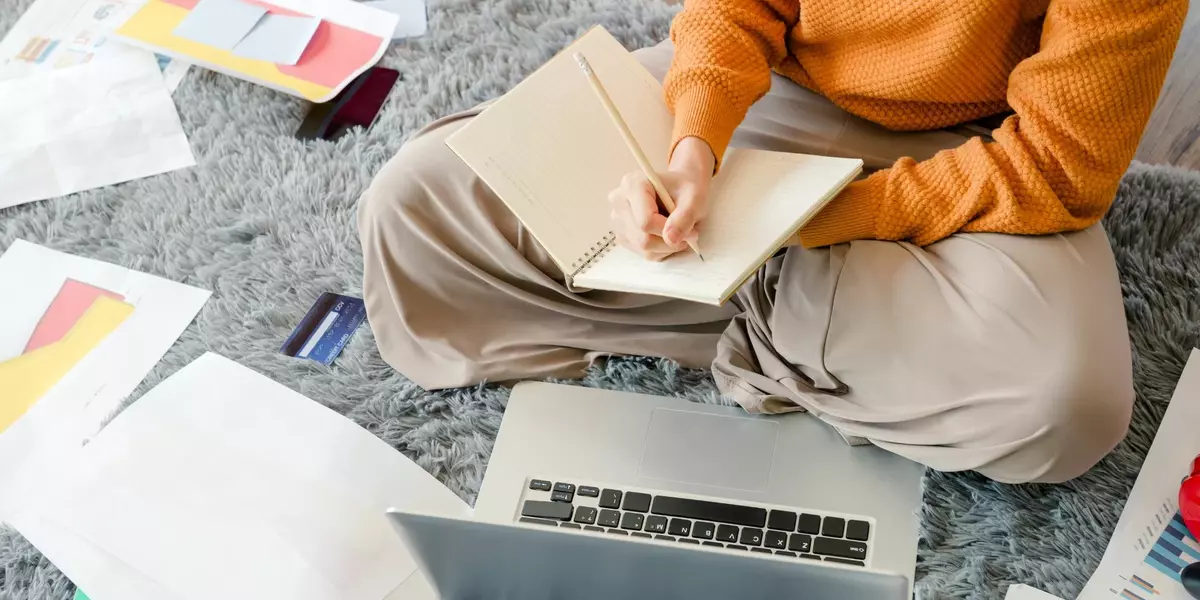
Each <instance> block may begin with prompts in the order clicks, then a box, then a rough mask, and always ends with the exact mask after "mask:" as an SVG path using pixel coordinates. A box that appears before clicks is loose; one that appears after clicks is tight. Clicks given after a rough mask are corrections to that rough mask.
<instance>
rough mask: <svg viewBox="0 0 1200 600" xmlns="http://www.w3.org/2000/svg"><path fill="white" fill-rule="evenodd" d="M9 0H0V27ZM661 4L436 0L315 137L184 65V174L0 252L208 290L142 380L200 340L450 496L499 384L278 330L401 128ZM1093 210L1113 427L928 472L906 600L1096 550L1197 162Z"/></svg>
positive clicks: (350, 224) (1164, 351)
mask: <svg viewBox="0 0 1200 600" xmlns="http://www.w3.org/2000/svg"><path fill="white" fill-rule="evenodd" d="M30 1H31V0H3V2H0V32H3V31H5V30H7V28H8V27H10V26H11V25H12V23H13V22H14V21H15V20H16V18H17V16H19V14H20V13H21V11H22V10H23V9H24V7H25V6H27V5H28V4H29V2H30ZM674 10H675V9H674V8H671V7H668V6H666V5H664V4H659V3H658V2H657V0H645V1H643V2H627V1H625V0H443V1H442V2H441V3H440V4H439V5H437V6H435V7H433V9H432V10H431V18H432V22H431V30H430V33H429V35H427V36H425V37H424V38H421V39H419V40H416V41H413V42H411V43H410V44H408V45H406V46H405V45H399V46H397V47H395V48H393V49H392V50H391V51H390V52H389V53H388V55H387V57H386V58H385V59H384V61H383V64H385V65H387V66H390V67H394V68H396V69H399V70H400V72H401V73H402V76H403V79H402V81H400V82H399V84H398V85H397V86H396V89H395V90H393V92H392V94H391V96H390V97H389V99H388V103H387V106H386V108H385V109H384V111H383V114H382V116H381V117H380V120H379V122H378V123H376V124H375V126H374V127H373V128H372V129H371V130H370V131H368V132H361V131H358V132H355V133H352V134H350V135H348V136H347V137H345V138H344V139H342V140H340V141H338V142H336V143H327V142H319V143H310V144H304V143H300V142H298V141H296V140H295V139H293V138H292V137H291V132H292V131H294V130H295V129H296V126H297V125H298V124H299V122H300V119H301V116H302V115H303V112H304V105H303V103H301V102H300V101H298V100H295V99H292V98H290V97H287V96H284V95H282V94H278V93H275V92H272V91H270V90H267V89H265V88H262V87H258V86H254V85H250V84H247V83H243V82H239V81H236V80H234V79H231V78H229V77H224V76H220V75H216V74H213V73H209V72H205V71H201V70H198V69H194V70H193V71H192V72H191V73H190V74H189V75H188V77H187V79H186V80H185V81H184V82H183V84H182V86H181V87H180V89H179V90H178V92H177V93H176V95H175V99H176V102H177V104H178V105H179V107H180V111H179V112H180V115H181V117H182V120H183V125H184V129H185V130H186V132H187V135H188V137H189V139H190V140H191V144H192V148H193V150H194V151H195V154H196V159H197V162H198V165H197V166H196V167H195V168H191V169H186V170H183V171H177V172H174V173H170V174H167V175H163V176H158V177H152V178H149V179H143V180H140V181H135V182H132V183H128V184H124V185H119V186H114V187H109V188H104V189H100V190H94V191H90V192H86V193H81V194H75V195H72V196H69V197H66V198H60V199H56V200H52V201H48V202H40V203H36V204H33V205H28V206H24V207H19V208H16V209H9V210H0V249H3V248H7V247H8V245H9V244H11V243H12V241H13V240H15V239H17V238H25V239H28V240H31V241H34V242H37V243H41V244H45V245H48V246H51V247H54V248H57V249H60V250H64V251H67V252H72V253H76V254H80V255H83V256H90V257H94V258H98V259H102V260H107V261H111V262H114V263H117V264H121V265H124V266H127V267H131V268H134V269H140V270H142V271H146V272H149V273H154V274H156V275H161V276H163V277H167V278H170V279H174V280H178V281H182V282H186V283H189V284H191V285H195V286H200V287H203V288H207V289H210V290H212V291H213V292H214V293H213V297H212V299H211V300H209V302H208V304H207V305H206V306H205V307H204V310H203V311H202V312H201V313H200V315H199V317H198V319H197V320H196V322H195V323H194V324H193V325H192V326H191V327H190V328H189V329H188V330H187V332H186V333H184V335H183V337H182V338H181V339H180V340H179V343H177V344H176V345H175V346H174V348H172V350H171V351H170V352H169V353H168V354H167V356H166V357H165V358H164V359H163V361H162V363H161V364H160V365H159V366H158V368H157V369H155V370H154V372H153V373H151V375H150V376H149V377H148V378H147V380H146V381H145V383H144V384H143V386H142V387H141V390H145V389H148V388H149V387H151V386H153V385H154V384H156V383H158V382H159V381H161V380H162V379H163V378H164V377H166V376H167V375H169V374H170V373H173V372H174V371H176V370H177V369H179V368H180V367H181V366H183V365H185V364H187V363H188V362H190V361H191V360H193V359H194V358H196V357H198V356H199V355H200V354H201V353H203V352H204V351H206V350H212V351H215V352H219V353H221V354H223V355H225V356H228V357H230V358H233V359H235V360H237V361H239V362H241V363H243V364H246V365H248V366H250V367H252V368H254V369H255V370H257V371H260V372H262V373H264V374H266V375H268V376H270V377H272V378H274V379H275V380H277V381H280V382H282V383H284V384H286V385H288V386H290V387H292V388H294V389H296V390H298V391H300V392H302V393H304V394H306V395H307V396H308V397H310V398H312V399H314V400H316V401H318V402H321V403H323V404H326V405H328V406H330V407H332V408H333V409H335V410H337V411H338V412H341V413H343V414H345V415H346V416H347V417H349V418H350V419H353V420H354V421H355V422H357V423H359V424H360V425H362V426H363V427H365V428H367V429H368V430H370V431H371V432H373V433H375V434H376V435H378V436H379V437H380V438H382V439H383V440H385V441H387V442H388V443H389V444H391V445H392V446H393V447H395V448H396V449H397V450H399V451H400V452H403V453H404V454H405V455H407V456H409V457H410V458H412V459H414V460H416V461H417V462H418V463H419V464H420V465H421V466H422V467H424V468H425V469H427V470H428V471H429V472H431V473H432V474H433V475H435V476H436V477H437V478H438V479H440V480H442V481H443V482H445V483H446V484H447V485H448V486H450V487H451V488H452V489H453V490H454V491H455V492H457V493H458V494H460V495H461V496H462V497H464V498H466V499H468V501H471V500H473V499H474V496H475V494H476V492H477V491H478V487H479V483H480V480H481V478H482V475H483V470H484V465H485V464H486V463H487V457H488V454H489V452H490V451H491V446H492V441H493V439H494V436H495V434H496V430H497V428H498V427H499V425H500V417H501V414H502V413H503V411H504V406H505V400H506V398H507V393H508V392H507V390H506V389H504V388H502V387H498V386H493V385H488V386H480V387H476V388H471V389H462V390H452V391H444V392H436V393H430V392H426V391H424V390H421V389H420V388H418V387H417V386H415V385H413V384H412V383H410V382H409V381H407V380H406V379H405V378H404V377H402V376H400V375H399V374H397V373H396V372H394V371H393V370H392V369H391V368H389V367H388V366H387V365H386V364H385V363H384V362H383V361H382V360H381V359H380V357H379V353H378V352H377V351H376V349H375V343H374V339H373V338H372V336H371V332H370V331H369V330H368V329H367V328H364V329H363V330H362V331H360V332H359V334H358V335H357V336H355V338H354V339H353V341H352V342H351V344H350V345H349V347H348V348H347V349H346V351H345V352H344V353H343V354H342V356H341V357H340V358H339V359H338V361H337V362H336V364H334V366H332V367H330V368H326V367H323V366H320V365H317V364H315V363H312V362H308V361H299V360H293V359H290V358H286V357H283V356H280V355H279V354H278V353H277V350H278V348H279V345H280V343H281V340H283V339H284V337H285V336H287V334H288V333H289V332H290V331H291V328H292V327H293V326H294V325H295V324H296V323H297V322H298V321H299V319H300V318H301V317H302V316H303V315H304V312H305V311H306V310H307V309H308V307H309V306H310V305H311V304H312V301H313V299H314V298H315V297H316V296H317V295H318V294H320V293H321V292H326V291H338V292H345V293H349V294H358V293H359V290H360V284H361V278H362V266H361V259H360V257H359V249H358V241H357V237H356V235H355V225H354V218H353V215H354V208H355V202H356V199H357V197H358V195H359V193H360V192H361V190H362V189H363V188H364V187H365V186H366V185H367V183H368V182H369V180H370V178H371V175H372V174H373V173H374V172H375V171H376V170H377V169H378V168H379V167H380V166H381V165H382V164H383V163H384V161H385V160H387V158H388V157H390V156H391V155H392V153H394V152H395V151H396V149H397V148H399V147H400V144H401V142H402V141H403V140H404V139H405V137H406V136H408V135H409V134H411V133H412V132H413V131H415V130H416V129H417V128H418V127H420V126H421V125H423V124H425V123H427V122H429V121H430V120H432V119H434V118H435V117H438V116H440V115H443V114H446V113H449V112H451V111H455V110H459V109H464V108H467V107H470V106H472V105H474V104H477V103H479V102H481V101H483V100H486V99H489V98H492V97H495V96H497V95H499V94H501V93H503V92H504V91H505V90H506V89H508V88H509V87H510V86H512V85H513V84H514V83H516V82H517V81H519V80H520V79H521V78H522V77H523V76H524V75H526V74H528V73H529V72H531V71H532V70H533V69H534V68H535V67H537V66H538V65H540V64H541V63H542V62H544V61H545V60H546V59H548V58H549V57H550V56H551V55H552V54H553V53H554V52H555V51H556V50H558V49H559V48H561V47H562V46H564V45H565V44H567V43H568V42H569V41H571V40H572V39H574V38H575V37H576V36H578V35H580V34H581V33H582V32H583V31H585V30H586V29H587V28H588V27H590V26H592V25H594V24H597V23H600V24H603V25H604V26H605V27H607V28H608V29H609V30H610V31H612V32H613V33H614V34H615V35H616V36H617V37H618V38H619V39H621V40H622V41H623V42H624V43H625V44H626V45H627V46H629V47H631V48H636V47H639V46H645V45H649V44H651V43H654V42H657V41H658V40H660V39H662V38H663V37H664V36H665V35H666V33H667V26H668V22H669V20H670V17H671V14H672V12H673V11H674ZM1107 223H1108V231H1109V234H1110V235H1111V237H1112V239H1113V243H1114V245H1115V247H1116V255H1117V259H1118V261H1120V267H1121V274H1122V284H1123V288H1124V292H1125V302H1126V308H1127V313H1128V317H1129V321H1130V332H1131V335H1132V341H1133V346H1134V350H1135V352H1134V358H1135V361H1136V364H1135V368H1136V382H1137V392H1138V401H1137V408H1136V413H1135V418H1134V424H1133V429H1132V431H1131V433H1130V436H1129V438H1128V439H1127V440H1126V441H1125V443H1123V444H1122V445H1121V447H1120V448H1119V449H1118V450H1117V451H1116V452H1114V453H1113V454H1112V455H1111V456H1110V457H1109V458H1108V459H1106V460H1105V461H1104V462H1103V463H1102V464H1101V465H1100V466H1098V467H1097V468H1096V469H1095V470H1093V471H1092V472H1091V473H1090V474H1088V475H1087V476H1086V477H1083V478H1081V479H1079V480H1077V481H1074V482H1071V483H1069V484H1066V485H1059V486H1006V485H998V484H995V483H991V482H989V481H987V480H985V479H983V478H981V477H978V476H976V475H973V474H939V473H929V474H928V475H927V477H926V480H925V490H926V491H925V495H926V507H925V509H924V510H923V512H922V514H921V519H922V532H923V541H922V543H921V547H920V549H919V552H920V566H919V578H920V580H919V586H918V590H919V593H920V596H921V597H922V598H929V599H934V598H977V599H983V598H1001V597H1002V596H1003V593H1004V589H1005V588H1006V587H1007V585H1008V584H1009V583H1011V582H1024V583H1028V584H1032V585H1037V586H1039V587H1042V588H1044V589H1046V590H1048V591H1051V592H1055V593H1057V594H1059V595H1062V596H1064V597H1073V595H1074V593H1075V592H1076V591H1077V590H1078V589H1079V588H1080V586H1081V585H1082V584H1083V582H1084V581H1085V580H1086V578H1087V576H1088V574H1089V573H1090V571H1091V570H1092V568H1093V567H1094V566H1095V564H1096V563H1097V562H1098V560H1099V558H1100V554H1101V552H1102V550H1103V548H1104V546H1105V542H1106V540H1107V537H1108V534H1109V532H1110V530H1111V529H1112V527H1113V525H1114V524H1115V523H1116V519H1117V515H1118V514H1119V512H1120V508H1121V505H1122V499H1123V497H1124V495H1125V493H1126V492H1127V490H1128V488H1129V487H1130V486H1131V485H1132V482H1133V478H1134V476H1135V474H1136V472H1137V470H1138V465H1139V463H1140V462H1141V459H1142V456H1143V455H1144V454H1145V452H1146V450H1147V448H1148V446H1149V443H1150V440H1151V439H1152V437H1153V434H1154V430H1155V428H1156V426H1157V424H1158V421H1159V419H1160V418H1161V415H1162V413H1163V410H1164V409H1165V406H1166V403H1167V401H1168V399H1169V398H1170V394H1171V390H1172V388H1173V386H1174V384H1175V381H1176V379H1177V378H1178V376H1179V374H1180V371H1181V369H1182V367H1183V361H1184V358H1185V356H1186V352H1187V350H1188V349H1189V348H1191V347H1192V346H1193V345H1196V344H1197V342H1198V341H1200V340H1198V339H1197V338H1198V337H1200V175H1196V174H1189V173H1185V172H1183V171H1180V170H1172V169H1166V168H1148V167H1142V166H1135V168H1134V169H1133V170H1132V171H1131V172H1130V174H1129V175H1128V176H1127V177H1126V179H1125V182H1124V184H1123V185H1122V187H1121V191H1120V195H1119V197H1118V198H1117V201H1116V205H1115V207H1114V208H1113V210H1112V212H1111V214H1110V215H1109V217H1108V221H1107ZM580 383H581V384H582V385H588V386H597V387H605V388H613V389H622V390H636V391H642V392H649V393H655V394H667V395H673V396H679V397H684V398H688V399H691V400H695V401H699V402H721V399H720V398H719V397H718V395H717V393H716V391H715V388H714V386H713V383H712V380H711V379H710V378H709V376H708V374H707V373H706V372H703V371H691V370H684V369H680V368H679V367H678V366H676V365H675V364H672V363H671V362H668V361H664V360H654V359H642V358H631V359H623V360H613V361H610V362H608V363H607V364H605V365H603V366H601V367H597V368H595V369H594V370H593V371H592V372H591V373H590V374H589V375H588V376H587V378H586V379H584V380H583V381H582V382H580ZM140 394H141V391H139V392H137V393H136V394H135V397H136V396H138V395H140ZM214 576H220V574H214ZM72 589H73V587H72V585H71V583H70V582H69V581H68V580H67V579H66V578H65V577H63V575H62V574H61V573H59V571H58V570H57V569H55V568H54V566H53V565H52V564H50V563H49V562H48V561H47V560H45V559H44V558H43V557H42V556H41V555H40V554H39V553H38V552H37V551H36V550H35V549H34V548H33V547H31V546H30V545H29V544H28V543H27V542H25V541H24V540H23V539H22V538H21V537H20V535H18V534H17V533H15V532H14V531H12V530H10V529H0V598H5V599H9V600H26V599H30V600H32V599H37V600H42V599H54V600H62V599H65V598H68V597H69V596H70V594H71V592H72Z"/></svg>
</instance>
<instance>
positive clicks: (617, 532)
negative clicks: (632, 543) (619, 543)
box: [608, 529, 629, 535]
mask: <svg viewBox="0 0 1200 600" xmlns="http://www.w3.org/2000/svg"><path fill="white" fill-rule="evenodd" d="M608 532H609V533H615V534H617V535H629V532H628V531H621V530H620V529H609V530H608Z"/></svg>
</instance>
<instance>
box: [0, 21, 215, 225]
mask: <svg viewBox="0 0 1200 600" xmlns="http://www.w3.org/2000/svg"><path fill="white" fill-rule="evenodd" d="M134 5H135V3H134V1H133V0H103V1H101V0H38V1H37V2H35V3H34V4H33V6H31V7H30V8H29V10H28V11H26V13H25V14H24V15H23V16H22V17H21V19H20V20H19V21H18V22H17V24H16V25H15V26H14V27H13V29H12V30H11V31H10V32H9V33H8V35H7V36H5V38H4V39H3V41H0V106H3V107H4V109H5V125H6V127H5V130H4V135H2V136H0V209H2V208H5V207H9V206H15V205H18V204H23V203H26V202H32V201H35V200H43V199H46V198H53V197H57V196H62V195H66V194H71V193H74V192H79V191H83V190H87V189H92V188H96V187H101V186H105V185H111V184H115V183H121V182H124V181H129V180H131V179H137V178H141V177H147V176H150V175H156V174H159V173H165V172H167V171H172V170H175V169H180V168H183V167H188V166H191V165H194V164H196V163H195V159H194V158H193V156H192V151H191V148H190V147H189V146H188V141H187V137H185V136H184V133H183V127H182V125H181V124H180V122H179V116H178V114H177V113H176V111H175V104H174V103H173V102H172V101H171V94H170V92H171V90H173V89H174V86H175V85H178V83H179V80H180V79H181V78H182V77H183V73H184V72H185V71H186V69H187V65H186V64H183V63H177V62H173V61H171V60H170V59H167V58H165V57H163V58H162V60H159V59H157V58H156V57H155V55H154V54H152V53H150V52H147V51H145V50H142V49H137V48H132V47H129V46H126V45H123V44H120V43H111V41H110V40H108V37H107V33H106V31H107V28H109V27H111V26H112V25H113V24H114V23H116V22H119V18H120V17H121V16H122V15H123V14H126V13H128V12H129V11H130V10H132V7H133V6H134ZM106 42H109V43H106Z"/></svg>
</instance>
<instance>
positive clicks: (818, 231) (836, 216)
mask: <svg viewBox="0 0 1200 600" xmlns="http://www.w3.org/2000/svg"><path fill="white" fill-rule="evenodd" d="M878 185H880V184H879V180H875V179H866V180H863V181H856V182H854V183H851V184H850V185H848V186H846V189H844V190H842V193H841V194H838V196H837V197H836V198H834V199H833V200H832V201H830V202H829V204H827V205H825V208H823V209H821V212H819V213H817V216H815V217H813V219H812V220H811V221H809V222H808V224H807V225H805V226H804V227H802V228H800V243H801V244H803V245H804V247H805V248H817V247H820V246H830V245H833V244H840V243H842V242H849V241H851V240H864V239H873V238H874V237H875V215H876V213H877V203H876V198H878V197H879V196H878V195H877V191H876V189H875V188H876V187H877V186H878Z"/></svg>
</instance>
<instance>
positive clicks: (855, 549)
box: [813, 537, 867, 560]
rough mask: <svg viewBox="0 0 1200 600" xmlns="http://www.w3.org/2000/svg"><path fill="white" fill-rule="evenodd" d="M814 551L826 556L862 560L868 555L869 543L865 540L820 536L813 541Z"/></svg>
mask: <svg viewBox="0 0 1200 600" xmlns="http://www.w3.org/2000/svg"><path fill="white" fill-rule="evenodd" d="M813 552H815V553H817V554H824V555H826V556H837V557H841V558H853V559H855V560H862V559H864V558H866V557H867V545H866V544H865V543H863V542H852V541H849V540H835V539H833V538H827V537H819V538H817V540H816V541H815V542H813Z"/></svg>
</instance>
